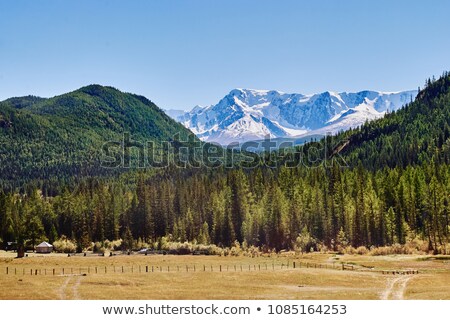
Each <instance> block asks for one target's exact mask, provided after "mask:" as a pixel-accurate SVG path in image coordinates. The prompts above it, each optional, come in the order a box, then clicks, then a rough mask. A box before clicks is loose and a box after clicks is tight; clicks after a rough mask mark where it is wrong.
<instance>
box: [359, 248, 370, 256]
mask: <svg viewBox="0 0 450 320" xmlns="http://www.w3.org/2000/svg"><path fill="white" fill-rule="evenodd" d="M356 253H357V254H359V255H363V254H368V253H369V250H368V249H367V248H366V247H364V246H359V247H358V248H356Z"/></svg>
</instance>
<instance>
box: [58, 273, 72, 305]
mask: <svg viewBox="0 0 450 320" xmlns="http://www.w3.org/2000/svg"><path fill="white" fill-rule="evenodd" d="M69 282H70V278H69V277H67V279H66V280H65V281H64V283H63V284H62V285H61V287H59V289H58V297H59V299H60V300H65V299H66V293H65V291H66V288H67V285H68V284H69Z"/></svg>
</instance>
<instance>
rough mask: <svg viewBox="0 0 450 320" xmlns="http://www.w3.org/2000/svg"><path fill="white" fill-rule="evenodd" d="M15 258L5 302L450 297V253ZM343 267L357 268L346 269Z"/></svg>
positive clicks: (9, 262)
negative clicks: (7, 300)
mask: <svg viewBox="0 0 450 320" xmlns="http://www.w3.org/2000/svg"><path fill="white" fill-rule="evenodd" d="M14 257H15V254H14V253H10V252H8V253H6V252H4V251H3V252H0V286H1V287H2V290H0V299H3V300H4V299H52V300H53V299H54V300H56V299H89V300H92V299H193V300H196V299H450V260H449V258H450V257H449V256H445V257H444V256H441V257H434V256H425V255H396V256H365V255H362V256H361V255H333V254H319V253H312V254H305V255H303V256H294V255H284V256H276V255H273V256H272V257H257V258H251V257H218V256H191V255H189V256H172V255H164V256H163V255H149V256H145V255H137V254H135V255H131V256H126V255H117V256H113V257H108V256H105V257H101V256H94V255H91V256H86V257H84V256H82V255H78V256H71V257H68V256H67V255H65V254H48V255H43V254H33V253H30V254H29V256H28V257H26V258H23V259H15V258H14ZM294 262H295V264H296V268H295V269H294V268H293V266H294ZM306 263H307V264H308V266H309V267H308V268H307V267H306ZM342 263H345V264H346V266H347V268H350V267H351V266H353V268H354V270H342ZM300 264H301V266H300V267H299V265H300ZM319 264H320V267H321V268H319ZM194 266H195V271H194ZM314 266H315V267H316V268H315V267H314ZM105 267H106V273H105ZM241 267H242V270H241ZM63 268H64V274H63ZM122 268H123V271H122ZM147 268H148V269H147ZM249 268H250V270H249ZM347 268H346V269H347ZM53 269H55V275H53ZM7 270H8V271H7ZM147 270H148V272H146V271H147ZM152 270H153V272H152ZM382 270H391V272H390V273H391V274H388V275H387V274H382V272H381V271H382ZM394 270H396V271H402V270H418V271H419V274H392V271H394ZM7 272H8V274H7Z"/></svg>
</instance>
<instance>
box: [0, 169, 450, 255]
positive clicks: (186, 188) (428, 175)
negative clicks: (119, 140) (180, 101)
mask: <svg viewBox="0 0 450 320" xmlns="http://www.w3.org/2000/svg"><path fill="white" fill-rule="evenodd" d="M449 194H450V166H449V165H447V164H441V165H437V164H436V163H433V162H432V163H430V164H428V165H423V166H417V167H411V166H409V167H407V168H405V169H401V168H394V169H384V170H380V171H377V172H370V171H368V170H366V169H364V168H363V167H362V165H359V166H357V167H356V168H354V169H341V168H339V167H338V166H337V165H335V166H333V167H331V168H325V167H321V168H315V169H309V170H305V169H304V168H284V167H283V168H280V169H275V170H268V169H267V170H262V169H255V170H249V171H243V170H228V171H202V170H199V171H197V172H195V173H194V172H189V173H188V172H183V171H177V172H171V173H170V174H167V175H165V174H163V173H161V174H158V175H153V176H151V177H145V176H144V175H141V176H139V177H138V181H137V183H136V188H135V190H130V189H128V187H126V186H125V185H124V184H121V183H117V182H116V183H103V182H101V181H99V180H95V179H90V180H88V181H86V182H85V183H83V184H81V185H80V186H79V187H78V188H77V189H76V190H75V191H73V192H69V191H67V190H66V191H64V192H63V193H62V194H61V195H58V196H56V197H45V196H43V195H42V194H41V193H40V192H39V190H33V191H30V192H29V193H27V194H22V195H19V194H0V224H1V238H2V239H3V240H4V241H13V240H18V241H25V240H28V241H29V243H30V244H31V245H35V244H36V243H37V241H40V240H42V239H48V240H49V241H51V242H52V241H54V240H56V239H58V238H60V237H61V236H63V235H64V236H66V237H69V238H71V239H73V240H74V241H75V242H76V244H77V247H78V250H79V251H81V250H83V249H85V248H87V247H89V246H90V245H91V242H103V241H105V240H106V239H109V240H115V239H119V238H121V239H123V240H124V245H125V246H126V244H127V243H130V241H133V239H140V240H141V241H142V242H147V243H152V242H154V241H157V240H158V239H159V238H161V237H163V236H168V237H170V239H172V240H173V241H179V242H185V241H189V242H197V243H201V244H216V245H219V246H224V247H229V246H231V245H232V244H233V243H234V242H235V241H238V242H239V243H241V244H242V243H244V242H245V243H246V245H248V246H250V245H253V246H256V247H261V248H266V249H275V250H282V249H293V248H294V246H295V245H296V242H297V241H300V240H299V239H298V237H299V236H300V237H307V239H309V240H308V241H309V242H310V243H309V247H308V249H311V248H313V250H314V249H315V247H316V246H317V245H318V244H321V245H322V246H326V247H328V248H330V249H334V250H336V249H337V247H338V246H347V245H352V246H354V247H358V246H367V247H370V246H385V245H391V244H394V243H400V244H403V243H405V242H406V241H407V240H408V239H413V238H418V239H422V240H426V241H427V242H428V243H429V249H430V250H433V251H435V252H438V251H439V250H442V249H443V248H444V247H445V245H446V244H448V243H449V230H450V229H449V227H450V224H449V223H450V221H449V219H450V216H449V215H450V203H449ZM127 241H128V242H127ZM130 246H131V245H130Z"/></svg>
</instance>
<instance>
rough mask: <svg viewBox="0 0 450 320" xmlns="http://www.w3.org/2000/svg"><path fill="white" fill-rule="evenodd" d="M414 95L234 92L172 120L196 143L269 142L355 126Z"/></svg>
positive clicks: (396, 108)
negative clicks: (196, 139) (194, 137)
mask: <svg viewBox="0 0 450 320" xmlns="http://www.w3.org/2000/svg"><path fill="white" fill-rule="evenodd" d="M416 95H417V91H402V92H377V91H368V90H366V91H360V92H356V93H347V92H342V93H337V92H333V91H325V92H322V93H317V94H310V95H303V94H299V93H284V92H280V91H276V90H256V89H242V88H237V89H233V90H231V91H230V92H229V93H228V94H227V95H226V96H225V97H224V98H222V99H221V100H220V101H219V102H218V103H217V104H215V105H211V106H208V107H200V106H196V107H195V108H194V109H192V110H191V111H189V112H187V113H185V114H183V115H178V116H176V117H175V119H176V120H178V121H180V122H181V123H183V124H184V126H186V127H187V128H189V129H191V130H192V131H193V132H194V133H195V134H196V135H198V136H199V137H200V139H202V140H204V141H209V142H218V143H220V144H222V145H226V144H229V143H231V142H245V141H249V140H260V139H264V137H266V136H267V135H269V136H270V137H272V138H286V137H298V136H301V135H305V134H313V133H314V134H323V133H325V132H337V131H339V130H345V129H348V128H350V127H357V126H359V125H361V124H363V123H364V122H365V121H366V120H373V119H376V118H380V117H382V116H383V115H384V114H385V113H386V112H390V111H395V110H398V109H399V108H401V107H402V106H403V105H405V104H406V103H408V102H410V101H412V100H413V99H415V97H416Z"/></svg>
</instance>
